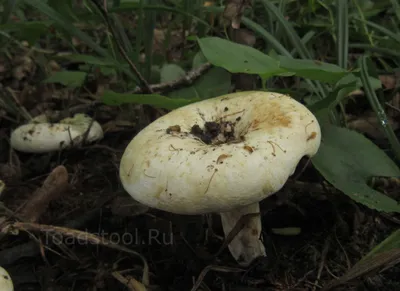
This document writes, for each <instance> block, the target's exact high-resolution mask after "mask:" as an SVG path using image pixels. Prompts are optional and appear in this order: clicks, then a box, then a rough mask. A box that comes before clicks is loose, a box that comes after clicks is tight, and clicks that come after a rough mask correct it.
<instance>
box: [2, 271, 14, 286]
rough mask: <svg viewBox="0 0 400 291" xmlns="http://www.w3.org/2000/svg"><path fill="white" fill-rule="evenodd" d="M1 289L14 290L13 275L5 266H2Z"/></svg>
mask: <svg viewBox="0 0 400 291" xmlns="http://www.w3.org/2000/svg"><path fill="white" fill-rule="evenodd" d="M0 291H14V284H13V282H12V280H11V276H10V275H9V274H8V272H7V271H6V270H5V269H4V268H3V267H0Z"/></svg>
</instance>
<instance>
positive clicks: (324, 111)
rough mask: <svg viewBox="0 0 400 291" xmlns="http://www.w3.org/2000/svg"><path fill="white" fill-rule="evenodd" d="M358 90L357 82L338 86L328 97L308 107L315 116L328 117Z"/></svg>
mask: <svg viewBox="0 0 400 291" xmlns="http://www.w3.org/2000/svg"><path fill="white" fill-rule="evenodd" d="M356 89H357V82H356V81H354V82H353V83H350V84H343V85H341V86H338V87H336V88H335V90H333V91H332V92H330V93H329V94H328V96H327V97H326V98H324V99H322V100H320V101H317V102H315V103H314V104H312V105H310V106H308V109H310V110H311V111H312V112H313V113H314V114H315V115H317V116H318V115H328V114H329V111H330V110H332V109H333V107H335V106H336V105H338V104H339V103H340V102H341V101H342V100H344V99H345V98H346V97H347V96H348V95H349V94H350V93H351V92H353V91H354V90H356Z"/></svg>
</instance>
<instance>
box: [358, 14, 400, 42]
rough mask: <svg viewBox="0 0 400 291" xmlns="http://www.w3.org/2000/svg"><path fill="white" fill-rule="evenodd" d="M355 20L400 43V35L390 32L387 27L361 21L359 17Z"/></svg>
mask: <svg viewBox="0 0 400 291" xmlns="http://www.w3.org/2000/svg"><path fill="white" fill-rule="evenodd" d="M354 19H356V20H358V21H361V22H363V23H365V24H367V25H368V26H370V27H372V28H374V29H376V30H377V31H379V32H381V33H383V34H385V35H387V36H389V37H390V38H392V39H393V40H394V41H396V42H398V43H400V35H398V34H396V33H393V32H392V31H390V30H389V29H387V28H385V27H383V26H381V25H379V24H376V23H374V22H371V21H368V20H363V19H360V18H358V17H354Z"/></svg>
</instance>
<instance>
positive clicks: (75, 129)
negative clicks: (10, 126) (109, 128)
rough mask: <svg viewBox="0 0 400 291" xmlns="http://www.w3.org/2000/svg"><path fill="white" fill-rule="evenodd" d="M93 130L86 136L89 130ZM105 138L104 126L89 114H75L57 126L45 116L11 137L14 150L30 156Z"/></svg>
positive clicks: (18, 129)
mask: <svg viewBox="0 0 400 291" xmlns="http://www.w3.org/2000/svg"><path fill="white" fill-rule="evenodd" d="M89 127H90V130H89V132H88V134H86V132H87V130H88V128H89ZM102 138H103V129H102V128H101V125H100V124H99V123H98V122H97V121H95V120H93V119H92V118H91V117H89V116H87V115H85V114H81V113H79V114H75V115H74V116H73V117H69V118H65V119H63V120H61V121H59V122H57V123H50V122H48V120H47V119H46V117H45V116H44V115H41V116H38V117H37V118H35V119H33V120H32V121H31V122H30V123H28V124H24V125H21V126H20V127H18V128H16V129H15V130H14V131H13V132H12V133H11V141H10V142H11V147H12V148H14V149H15V150H18V151H21V152H27V153H45V152H52V151H57V150H60V149H65V148H70V147H73V146H78V145H81V144H82V143H83V142H84V141H85V142H87V143H90V142H94V141H96V140H99V139H102Z"/></svg>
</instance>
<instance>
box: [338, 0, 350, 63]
mask: <svg viewBox="0 0 400 291" xmlns="http://www.w3.org/2000/svg"><path fill="white" fill-rule="evenodd" d="M336 18H337V19H336V31H337V56H338V65H339V66H340V67H342V68H345V69H346V68H347V62H348V55H349V25H348V18H349V9H348V5H347V0H337V1H336Z"/></svg>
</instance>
